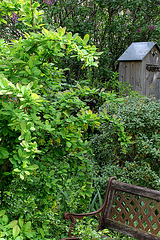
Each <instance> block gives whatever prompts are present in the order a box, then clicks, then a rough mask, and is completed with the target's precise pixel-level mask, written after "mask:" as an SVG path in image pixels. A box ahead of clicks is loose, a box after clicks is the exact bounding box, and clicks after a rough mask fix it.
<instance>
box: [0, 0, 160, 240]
mask: <svg viewBox="0 0 160 240" xmlns="http://www.w3.org/2000/svg"><path fill="white" fill-rule="evenodd" d="M56 4H58V1H44V2H43V3H42V2H38V1H37V2H35V1H29V0H27V1H23V0H19V1H1V2H0V7H1V9H2V11H1V12H0V14H1V19H0V21H1V26H0V28H1V33H0V34H1V37H2V38H1V39H0V240H4V239H5V240H12V239H15V240H23V239H24V240H25V239H26V240H27V239H37V240H38V239H45V240H47V239H48V240H49V239H54V240H58V239H60V238H62V237H66V236H67V235H66V234H67V230H68V225H66V222H64V220H63V214H64V212H66V211H71V212H84V211H85V212H86V211H92V210H94V209H97V207H98V206H99V205H100V204H101V203H102V199H103V193H104V186H106V182H107V180H108V178H109V177H110V176H112V175H115V176H116V177H117V179H119V180H123V181H125V182H126V181H128V182H131V183H133V184H139V185H142V186H143V185H147V186H148V187H151V188H155V189H159V172H158V168H159V138H160V137H159V132H160V126H159V122H160V121H159V118H160V116H159V107H160V106H159V103H156V102H155V101H154V100H148V99H146V98H143V97H141V96H138V95H136V96H132V95H131V96H130V97H124V96H121V95H120V94H119V93H115V92H111V91H106V89H105V88H103V87H102V85H101V86H100V88H97V85H99V84H97V83H96V81H95V86H94V84H93V82H94V78H93V75H94V74H95V73H96V70H95V69H98V62H99V60H100V61H102V59H103V58H102V59H101V56H102V52H101V49H102V48H101V47H100V48H99V49H98V48H97V47H96V46H95V45H93V44H92V43H93V42H96V41H95V40H93V34H92V33H91V32H90V31H89V33H91V34H90V36H89V35H88V32H86V34H82V32H83V31H78V32H79V33H80V34H81V35H80V34H78V33H76V32H75V31H76V30H75V29H76V28H75V26H72V27H69V26H68V27H67V28H65V27H61V26H59V21H61V23H62V22H63V21H62V19H61V18H60V19H61V20H59V18H57V23H56V22H55V24H53V18H50V13H51V12H52V14H53V15H54V16H57V14H58V13H57V12H56V11H59V10H60V9H59V8H57V9H55V6H56ZM63 4H66V5H67V4H68V3H67V2H65V1H64V3H63ZM88 4H89V5H90V3H88ZM96 4H100V3H98V1H97V3H96ZM66 5H63V8H66ZM67 6H68V5H67ZM97 6H99V7H100V6H101V5H97ZM108 7H109V5H108ZM117 7H118V6H117ZM87 9H88V7H86V10H87ZM108 9H110V8H108ZM50 10H51V12H50ZM81 10H84V8H83V5H81ZM86 10H85V11H86ZM103 10H104V8H103ZM121 11H122V9H121ZM137 11H138V9H137ZM60 12H61V11H60ZM83 13H84V12H83ZM108 13H109V10H108ZM53 15H52V17H53ZM69 15H70V14H69ZM113 16H114V15H112V17H113ZM117 16H118V19H119V17H120V15H119V14H118V15H117ZM59 17H60V15H59ZM115 18H116V19H117V17H116V16H115ZM155 19H156V20H157V19H158V17H157V18H156V17H155V18H154V19H153V20H154V21H156V20H155ZM63 20H64V19H63ZM112 20H113V18H112ZM121 20H122V19H121ZM54 21H55V18H54ZM66 21H68V20H66ZM157 21H158V20H157ZM102 22H103V21H102ZM66 24H67V22H66ZM62 25H63V24H62ZM6 26H7V30H6V32H5V34H4V29H5V28H6ZM68 29H69V30H68ZM77 29H78V28H77ZM156 29H158V28H156ZM70 30H72V32H71V31H70ZM156 31H158V30H156ZM83 33H84V32H83ZM152 33H153V32H152ZM136 34H137V33H136ZM136 34H135V35H136ZM153 35H154V34H153ZM101 44H102V43H101ZM99 50H100V51H99ZM106 51H109V50H108V49H107V50H106ZM106 56H107V55H106ZM98 71H99V70H98ZM106 71H108V70H106ZM117 76H118V75H117V73H116V72H115V73H114V74H113V73H112V76H111V77H110V81H109V82H110V84H109V85H110V87H111V86H112V87H113V89H116V88H117V87H118V82H117ZM92 80H93V82H91V81H92ZM106 86H107V85H106ZM137 116H138V117H137ZM126 178H127V179H126ZM84 221H85V220H84ZM96 224H97V223H95V222H93V223H92V222H91V221H89V222H88V223H87V222H85V224H84V223H82V224H80V225H79V227H78V226H77V229H76V231H77V233H78V234H79V235H80V236H82V238H83V239H84V236H85V238H86V239H88V237H89V235H92V237H93V239H94V237H95V238H96V239H98V237H100V236H98V235H97V233H96V232H95V231H94V230H93V227H92V226H95V225H96ZM85 225H86V228H85ZM106 234H108V235H110V236H112V237H113V238H115V239H130V238H127V237H123V238H122V236H121V235H120V236H118V235H116V233H111V232H109V231H108V230H106Z"/></svg>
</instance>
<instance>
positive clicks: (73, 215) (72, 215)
mask: <svg viewBox="0 0 160 240" xmlns="http://www.w3.org/2000/svg"><path fill="white" fill-rule="evenodd" d="M102 209H103V205H102V207H100V208H99V209H98V210H97V211H95V212H90V213H80V214H78V213H69V212H66V213H65V214H64V219H65V220H66V221H68V220H69V219H71V221H72V222H71V225H70V229H69V234H68V236H69V237H71V231H72V229H73V228H74V225H75V223H76V219H80V220H82V219H83V217H88V216H97V217H98V218H99V222H100V221H101V215H100V212H101V211H102ZM75 239H76V238H75Z"/></svg>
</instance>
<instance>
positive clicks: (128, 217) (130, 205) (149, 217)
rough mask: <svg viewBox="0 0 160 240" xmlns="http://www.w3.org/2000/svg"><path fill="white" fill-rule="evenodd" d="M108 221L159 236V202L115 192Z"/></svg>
mask: <svg viewBox="0 0 160 240" xmlns="http://www.w3.org/2000/svg"><path fill="white" fill-rule="evenodd" d="M109 218H110V219H112V220H114V221H118V222H121V223H123V224H125V225H128V226H131V227H136V228H137V229H140V230H142V231H145V232H149V233H152V234H154V235H157V234H158V235H159V234H160V202H159V201H155V200H152V199H149V198H145V197H141V196H136V195H133V194H128V193H124V192H120V191H117V192H116V193H115V196H114V200H113V205H112V209H111V212H110V216H109Z"/></svg>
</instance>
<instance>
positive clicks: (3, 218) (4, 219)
mask: <svg viewBox="0 0 160 240" xmlns="http://www.w3.org/2000/svg"><path fill="white" fill-rule="evenodd" d="M8 220H9V219H8V217H7V215H3V217H2V222H3V223H4V224H7V223H8Z"/></svg>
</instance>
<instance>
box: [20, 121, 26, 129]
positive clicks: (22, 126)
mask: <svg viewBox="0 0 160 240" xmlns="http://www.w3.org/2000/svg"><path fill="white" fill-rule="evenodd" d="M21 129H22V131H25V130H26V122H24V121H22V122H21Z"/></svg>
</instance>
